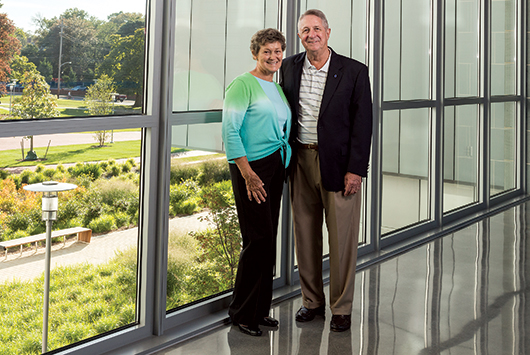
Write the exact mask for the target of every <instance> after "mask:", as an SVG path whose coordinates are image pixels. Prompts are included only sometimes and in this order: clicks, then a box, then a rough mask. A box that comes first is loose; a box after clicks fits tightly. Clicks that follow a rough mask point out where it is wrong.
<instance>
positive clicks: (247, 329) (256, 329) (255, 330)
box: [237, 324, 262, 337]
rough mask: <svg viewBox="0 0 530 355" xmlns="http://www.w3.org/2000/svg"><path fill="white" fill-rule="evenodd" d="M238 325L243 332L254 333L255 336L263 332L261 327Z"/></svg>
mask: <svg viewBox="0 0 530 355" xmlns="http://www.w3.org/2000/svg"><path fill="white" fill-rule="evenodd" d="M237 326H238V327H239V330H240V331H241V333H244V334H248V335H252V336H253V337H259V336H260V335H261V334H262V332H261V329H259V327H251V326H248V325H243V324H238V325H237Z"/></svg>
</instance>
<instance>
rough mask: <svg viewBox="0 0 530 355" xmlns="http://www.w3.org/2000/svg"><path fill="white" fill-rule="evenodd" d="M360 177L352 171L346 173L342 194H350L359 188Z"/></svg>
mask: <svg viewBox="0 0 530 355" xmlns="http://www.w3.org/2000/svg"><path fill="white" fill-rule="evenodd" d="M362 181H363V180H362V178H361V177H360V176H359V175H357V174H354V173H346V175H345V176H344V192H343V194H344V196H350V195H353V194H355V193H357V192H358V191H359V190H361V183H362Z"/></svg>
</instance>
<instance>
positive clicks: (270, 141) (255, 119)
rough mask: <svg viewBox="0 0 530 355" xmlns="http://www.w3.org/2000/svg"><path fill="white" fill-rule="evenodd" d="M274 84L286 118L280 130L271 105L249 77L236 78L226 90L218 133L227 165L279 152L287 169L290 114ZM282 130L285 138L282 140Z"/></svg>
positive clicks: (289, 156)
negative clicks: (243, 159) (285, 109)
mask: <svg viewBox="0 0 530 355" xmlns="http://www.w3.org/2000/svg"><path fill="white" fill-rule="evenodd" d="M275 84H276V87H277V88H278V92H279V93H280V96H281V98H282V100H283V102H284V103H285V105H286V106H287V112H288V117H287V122H286V123H285V127H284V128H282V127H280V124H279V123H278V115H277V114H276V109H275V108H274V104H273V103H272V101H271V100H269V97H268V96H267V94H265V91H263V89H262V88H261V85H260V83H259V82H258V80H257V79H256V78H255V77H254V76H253V75H252V74H250V73H244V74H242V75H240V76H238V77H237V78H235V79H234V80H233V81H232V82H231V83H230V85H228V87H227V88H226V95H225V100H224V106H223V129H222V132H223V141H224V144H225V151H226V158H227V159H228V161H229V162H230V163H233V162H234V159H236V158H240V157H244V156H246V157H247V159H248V161H254V160H258V159H261V158H265V157H266V156H269V155H271V154H272V153H274V152H275V151H277V150H278V149H280V152H281V155H282V160H283V162H284V166H285V167H287V166H288V165H289V161H290V160H291V147H290V146H289V143H288V141H289V134H290V132H291V110H290V108H289V104H288V102H287V99H286V98H285V95H284V94H283V91H282V89H281V88H280V86H279V85H278V84H277V83H275ZM283 129H285V134H283V136H282V130H283Z"/></svg>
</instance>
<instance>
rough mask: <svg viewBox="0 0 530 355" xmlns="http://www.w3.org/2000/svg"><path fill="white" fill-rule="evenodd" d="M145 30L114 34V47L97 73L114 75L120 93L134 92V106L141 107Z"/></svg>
mask: <svg viewBox="0 0 530 355" xmlns="http://www.w3.org/2000/svg"><path fill="white" fill-rule="evenodd" d="M144 46H145V30H144V29H143V28H140V29H137V30H136V31H135V32H134V35H132V36H127V37H122V36H120V35H113V36H112V49H111V51H110V53H109V54H108V55H106V56H105V59H104V60H103V62H102V63H101V65H100V66H99V67H98V68H97V69H96V73H101V74H107V75H108V76H110V77H113V78H114V80H115V81H116V83H117V86H118V88H119V90H120V93H124V94H134V95H136V99H135V102H134V107H140V106H141V105H142V101H143V95H142V94H143V73H144Z"/></svg>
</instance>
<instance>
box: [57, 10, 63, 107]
mask: <svg viewBox="0 0 530 355" xmlns="http://www.w3.org/2000/svg"><path fill="white" fill-rule="evenodd" d="M63 28H64V24H63V19H61V32H59V37H60V38H59V73H58V75H57V98H59V95H60V94H61V66H62V65H61V59H62V56H63Z"/></svg>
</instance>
